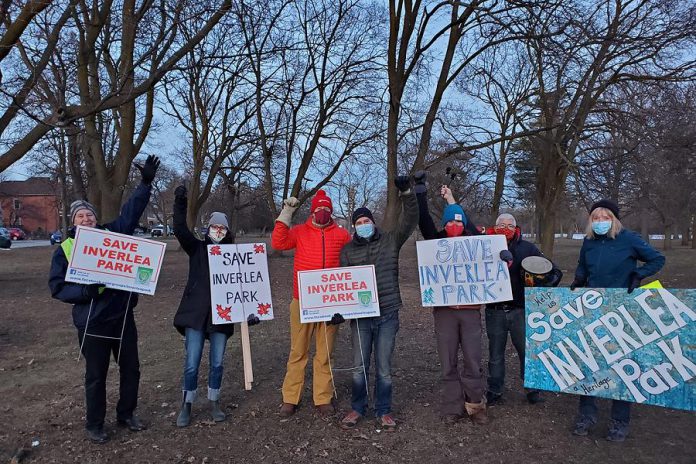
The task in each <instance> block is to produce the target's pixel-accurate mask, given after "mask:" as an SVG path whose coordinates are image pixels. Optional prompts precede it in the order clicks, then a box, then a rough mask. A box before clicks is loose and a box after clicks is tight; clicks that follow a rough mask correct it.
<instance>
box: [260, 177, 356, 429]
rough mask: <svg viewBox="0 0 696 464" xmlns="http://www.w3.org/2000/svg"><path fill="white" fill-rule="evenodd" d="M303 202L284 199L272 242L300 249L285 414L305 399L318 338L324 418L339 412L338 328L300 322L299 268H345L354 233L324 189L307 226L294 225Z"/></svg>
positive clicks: (316, 388) (318, 396)
mask: <svg viewBox="0 0 696 464" xmlns="http://www.w3.org/2000/svg"><path fill="white" fill-rule="evenodd" d="M298 206H299V201H298V200H297V198H295V197H290V198H288V199H286V200H284V201H283V209H282V211H281V212H280V215H279V216H278V219H276V223H275V227H274V228H273V233H272V234H271V246H272V247H273V248H274V249H276V250H292V249H294V250H295V259H294V263H293V297H292V302H291V303H290V354H289V356H288V364H287V371H286V374H285V380H284V381H283V405H282V406H281V408H280V415H281V416H283V417H289V416H291V415H292V414H294V413H295V410H296V409H297V405H298V404H299V402H300V398H301V397H302V388H303V386H304V378H305V367H306V366H307V360H308V352H309V345H310V343H311V341H312V335H314V337H315V344H316V353H315V355H314V362H313V382H312V383H313V385H312V391H313V399H314V405H315V406H316V407H317V409H318V411H319V413H320V414H321V415H322V416H328V415H331V414H333V413H334V412H335V410H334V406H333V404H332V402H331V399H332V397H333V387H332V382H331V367H330V363H329V356H330V355H331V351H332V349H333V343H334V339H335V337H336V331H337V327H336V326H335V325H333V324H326V323H325V322H316V323H307V324H302V323H300V302H299V292H298V288H297V272H298V271H310V270H314V269H325V268H331V267H338V266H339V256H340V252H341V248H343V246H344V245H345V244H347V243H348V242H350V241H351V237H350V234H349V233H348V231H346V230H345V229H343V228H342V227H340V226H338V224H336V223H335V222H334V220H333V219H332V217H331V214H332V213H333V204H332V203H331V199H330V198H329V197H328V196H327V195H326V193H325V192H324V191H323V190H319V191H318V192H317V194H316V196H315V197H314V198H313V199H312V204H311V215H310V217H309V218H308V219H307V221H306V222H305V223H304V224H299V225H296V226H293V227H291V226H290V224H291V221H292V215H293V213H294V212H295V211H296V210H297V208H298Z"/></svg>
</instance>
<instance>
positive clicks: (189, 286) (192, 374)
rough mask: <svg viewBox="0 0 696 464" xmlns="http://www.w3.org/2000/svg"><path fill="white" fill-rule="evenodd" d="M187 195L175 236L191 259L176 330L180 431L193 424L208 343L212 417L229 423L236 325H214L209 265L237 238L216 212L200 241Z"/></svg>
mask: <svg viewBox="0 0 696 464" xmlns="http://www.w3.org/2000/svg"><path fill="white" fill-rule="evenodd" d="M186 193H187V192H186V187H184V186H183V185H181V186H179V187H177V188H176V190H175V191H174V235H175V236H176V238H177V240H178V241H179V244H180V245H181V248H182V249H183V250H184V252H186V254H187V255H188V257H189V274H188V280H187V281H186V288H185V289H184V294H183V296H182V297H181V303H180V304H179V308H178V309H177V311H176V315H175V316H174V327H176V330H178V331H179V333H180V334H181V335H184V337H185V342H184V347H185V350H186V353H185V354H186V357H185V362H184V386H183V400H182V405H181V411H180V412H179V415H178V417H177V419H176V425H177V426H178V427H186V426H187V425H189V424H190V422H191V405H192V403H193V402H194V400H195V399H196V392H197V389H198V368H199V366H200V364H201V357H202V355H203V345H204V344H205V340H206V339H208V341H209V343H210V348H209V350H210V367H209V369H210V370H209V372H208V400H209V401H210V407H211V415H212V418H213V420H214V421H215V422H221V421H224V420H225V413H224V411H223V410H222V409H221V408H220V401H219V400H220V386H221V385H222V373H223V369H224V367H223V360H224V357H225V348H226V346H227V339H228V338H229V337H230V336H232V334H233V333H234V324H218V325H214V324H213V323H212V317H211V312H212V308H211V304H212V303H211V298H210V267H209V264H208V245H212V244H217V243H219V244H223V245H224V244H231V243H234V236H233V235H232V232H231V231H230V230H229V225H228V221H227V216H226V215H225V214H224V213H220V212H214V213H212V214H211V215H210V220H209V221H208V233H207V235H206V236H205V239H204V240H199V239H197V238H196V237H195V236H194V235H193V233H192V232H191V231H190V230H189V228H188V225H187V224H186V207H187V206H186V205H187V196H186ZM247 322H248V323H249V325H254V324H256V323H258V322H259V319H258V317H256V315H254V314H250V315H249V318H248V320H247Z"/></svg>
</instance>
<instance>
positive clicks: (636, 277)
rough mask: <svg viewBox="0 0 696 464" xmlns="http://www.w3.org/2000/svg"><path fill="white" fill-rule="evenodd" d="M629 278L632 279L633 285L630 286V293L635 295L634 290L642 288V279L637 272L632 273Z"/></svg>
mask: <svg viewBox="0 0 696 464" xmlns="http://www.w3.org/2000/svg"><path fill="white" fill-rule="evenodd" d="M629 278H630V279H631V283H629V284H628V293H633V290H635V289H636V288H638V287H640V281H641V278H640V276H639V275H638V274H637V273H636V272H631V275H630V277H629Z"/></svg>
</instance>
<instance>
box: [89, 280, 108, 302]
mask: <svg viewBox="0 0 696 464" xmlns="http://www.w3.org/2000/svg"><path fill="white" fill-rule="evenodd" d="M105 288H106V287H105V286H104V285H102V284H89V285H85V295H87V297H89V298H90V299H92V300H93V299H95V298H97V297H98V296H99V295H101V293H102V292H103V291H104V289H105Z"/></svg>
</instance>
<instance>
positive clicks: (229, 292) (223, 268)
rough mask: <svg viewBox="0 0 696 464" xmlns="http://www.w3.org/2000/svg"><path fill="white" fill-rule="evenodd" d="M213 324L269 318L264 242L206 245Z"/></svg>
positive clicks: (269, 291)
mask: <svg viewBox="0 0 696 464" xmlns="http://www.w3.org/2000/svg"><path fill="white" fill-rule="evenodd" d="M208 264H209V266H210V302H211V303H212V308H211V311H212V314H213V319H212V321H213V324H233V323H235V322H243V321H246V319H247V317H249V315H250V314H256V315H257V316H258V318H259V319H261V320H262V321H265V320H270V319H273V301H272V300H271V284H270V279H269V278H268V259H267V254H266V244H265V243H240V244H231V245H208Z"/></svg>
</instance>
